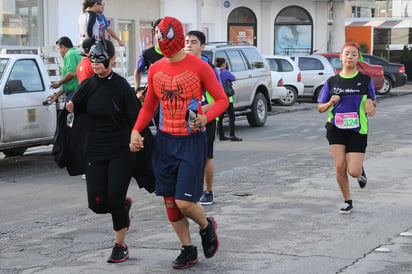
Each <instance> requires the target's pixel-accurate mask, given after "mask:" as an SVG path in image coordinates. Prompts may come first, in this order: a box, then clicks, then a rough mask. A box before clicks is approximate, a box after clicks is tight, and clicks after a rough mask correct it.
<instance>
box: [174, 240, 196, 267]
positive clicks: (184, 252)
mask: <svg viewBox="0 0 412 274" xmlns="http://www.w3.org/2000/svg"><path fill="white" fill-rule="evenodd" d="M180 250H181V253H180V255H179V256H177V258H176V260H174V261H173V268H177V269H184V268H188V267H189V266H190V265H192V264H195V263H197V261H198V260H199V259H198V258H197V248H196V247H195V246H193V245H192V246H182V248H181V249H180Z"/></svg>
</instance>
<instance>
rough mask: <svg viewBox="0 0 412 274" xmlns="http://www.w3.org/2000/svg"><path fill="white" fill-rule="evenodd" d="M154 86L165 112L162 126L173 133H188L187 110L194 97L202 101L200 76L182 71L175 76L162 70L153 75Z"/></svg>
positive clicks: (164, 129)
mask: <svg viewBox="0 0 412 274" xmlns="http://www.w3.org/2000/svg"><path fill="white" fill-rule="evenodd" d="M153 88H154V92H155V93H156V96H157V97H158V98H159V101H160V107H161V109H162V113H163V120H161V121H160V127H161V129H162V131H163V132H166V133H169V134H172V135H188V134H189V132H190V131H189V130H188V125H187V123H186V119H185V118H186V111H187V108H188V105H189V103H190V100H191V99H192V98H196V99H199V100H200V101H201V98H202V93H203V88H202V86H201V84H200V78H199V76H198V75H197V74H196V73H194V72H190V71H182V72H180V73H178V74H176V75H175V76H172V75H169V74H168V73H166V72H164V71H161V72H158V73H156V74H155V75H153Z"/></svg>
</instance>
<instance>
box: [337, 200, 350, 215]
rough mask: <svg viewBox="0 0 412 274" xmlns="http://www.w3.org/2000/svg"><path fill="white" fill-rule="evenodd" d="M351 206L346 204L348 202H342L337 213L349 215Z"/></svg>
mask: <svg viewBox="0 0 412 274" xmlns="http://www.w3.org/2000/svg"><path fill="white" fill-rule="evenodd" d="M352 209H353V206H352V205H351V204H350V203H348V202H344V203H343V204H342V206H341V208H340V209H339V213H341V214H349V213H351V212H352Z"/></svg>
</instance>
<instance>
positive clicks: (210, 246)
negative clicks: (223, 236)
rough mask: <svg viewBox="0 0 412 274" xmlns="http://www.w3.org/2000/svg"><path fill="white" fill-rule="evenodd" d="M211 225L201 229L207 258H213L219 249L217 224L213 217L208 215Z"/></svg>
mask: <svg viewBox="0 0 412 274" xmlns="http://www.w3.org/2000/svg"><path fill="white" fill-rule="evenodd" d="M207 222H208V223H209V225H208V226H207V227H206V228H205V229H203V230H200V232H199V233H200V236H201V237H202V246H203V253H204V254H205V257H206V258H208V259H209V258H212V257H213V256H214V255H215V254H216V252H217V250H218V249H219V239H218V238H217V234H216V228H217V224H216V222H215V219H213V217H207Z"/></svg>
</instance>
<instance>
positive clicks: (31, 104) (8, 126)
mask: <svg viewBox="0 0 412 274" xmlns="http://www.w3.org/2000/svg"><path fill="white" fill-rule="evenodd" d="M54 92H55V90H53V89H51V88H50V78H49V75H48V73H47V71H46V68H45V65H44V64H43V61H42V59H41V57H40V56H38V55H35V54H5V55H0V152H3V153H4V154H5V155H6V156H16V155H21V154H23V153H24V152H25V151H26V149H27V148H29V147H33V146H39V145H49V144H52V143H53V140H54V134H55V131H56V124H57V123H56V121H57V109H56V104H55V103H53V104H51V105H48V104H47V103H45V100H46V98H47V97H48V96H49V95H52V94H53V93H54Z"/></svg>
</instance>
